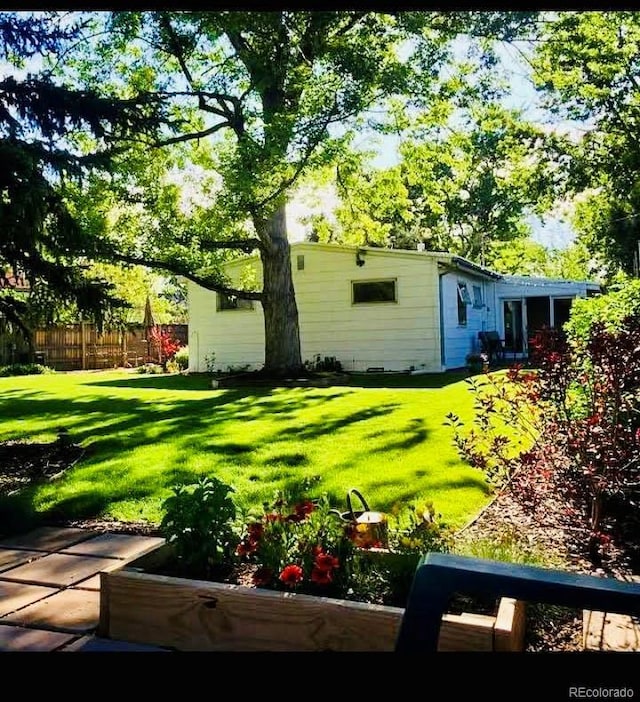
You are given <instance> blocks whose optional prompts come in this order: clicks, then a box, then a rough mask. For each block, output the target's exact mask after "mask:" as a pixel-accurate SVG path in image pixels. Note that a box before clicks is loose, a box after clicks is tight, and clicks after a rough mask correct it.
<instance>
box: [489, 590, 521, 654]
mask: <svg viewBox="0 0 640 702" xmlns="http://www.w3.org/2000/svg"><path fill="white" fill-rule="evenodd" d="M525 627H526V603H525V602H523V601H522V600H515V599H513V598H512V597H503V598H502V599H501V600H500V604H499V606H498V612H497V614H496V620H495V627H494V643H493V646H494V650H495V651H511V652H522V651H524V634H525Z"/></svg>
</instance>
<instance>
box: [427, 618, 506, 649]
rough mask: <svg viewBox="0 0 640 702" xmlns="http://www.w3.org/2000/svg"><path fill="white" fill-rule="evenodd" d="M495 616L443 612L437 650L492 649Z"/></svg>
mask: <svg viewBox="0 0 640 702" xmlns="http://www.w3.org/2000/svg"><path fill="white" fill-rule="evenodd" d="M494 624H495V617H490V616H487V615H486V614H469V613H466V612H463V613H462V614H445V615H444V616H443V617H442V626H441V627H440V639H439V641H438V651H442V652H444V651H448V652H453V651H493V626H494Z"/></svg>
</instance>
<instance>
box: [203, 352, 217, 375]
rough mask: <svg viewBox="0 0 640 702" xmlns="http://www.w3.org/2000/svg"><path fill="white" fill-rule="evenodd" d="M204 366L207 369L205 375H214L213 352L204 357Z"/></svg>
mask: <svg viewBox="0 0 640 702" xmlns="http://www.w3.org/2000/svg"><path fill="white" fill-rule="evenodd" d="M204 365H205V368H206V369H207V373H215V371H216V354H215V351H211V353H208V354H206V355H205V357H204Z"/></svg>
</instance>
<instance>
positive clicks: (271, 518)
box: [264, 512, 282, 522]
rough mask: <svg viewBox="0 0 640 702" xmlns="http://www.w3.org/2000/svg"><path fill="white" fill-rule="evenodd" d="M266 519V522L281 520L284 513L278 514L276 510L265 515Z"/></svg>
mask: <svg viewBox="0 0 640 702" xmlns="http://www.w3.org/2000/svg"><path fill="white" fill-rule="evenodd" d="M264 520H265V522H281V521H282V515H281V514H277V513H276V512H271V513H270V514H265V515H264Z"/></svg>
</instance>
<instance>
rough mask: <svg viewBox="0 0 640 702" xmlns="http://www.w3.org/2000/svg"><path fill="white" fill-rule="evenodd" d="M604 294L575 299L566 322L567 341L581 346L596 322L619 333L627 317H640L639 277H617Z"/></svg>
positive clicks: (608, 329) (610, 330)
mask: <svg viewBox="0 0 640 702" xmlns="http://www.w3.org/2000/svg"><path fill="white" fill-rule="evenodd" d="M609 289H610V292H608V293H607V294H606V295H596V296H595V297H589V298H583V299H576V300H575V301H574V304H573V305H572V307H571V316H570V318H569V321H568V322H567V323H566V324H565V327H564V328H565V331H566V332H567V334H568V336H569V339H570V341H571V342H572V343H573V344H575V345H579V346H584V345H585V343H586V342H587V340H588V338H589V336H590V335H591V333H592V330H593V327H594V325H595V324H602V325H603V326H604V328H605V329H606V330H607V331H609V332H614V333H615V332H620V331H622V329H623V327H624V323H625V321H626V320H627V319H628V318H629V317H633V316H635V317H638V316H640V280H638V279H632V278H627V277H625V276H624V275H622V276H618V278H617V281H616V283H614V284H613V285H611V286H610V288H609Z"/></svg>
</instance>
